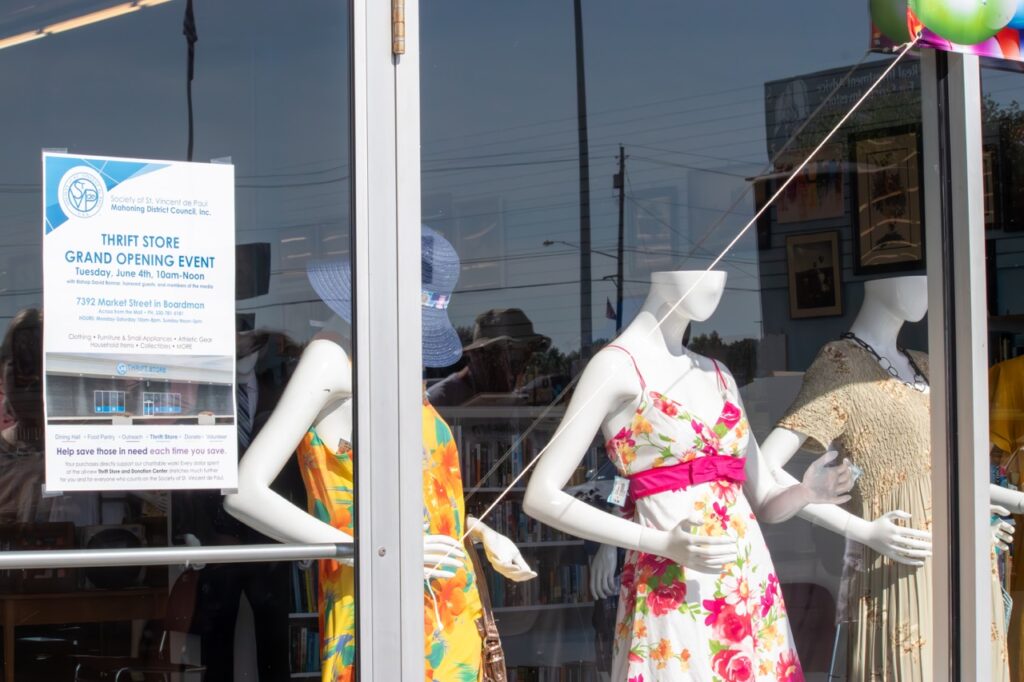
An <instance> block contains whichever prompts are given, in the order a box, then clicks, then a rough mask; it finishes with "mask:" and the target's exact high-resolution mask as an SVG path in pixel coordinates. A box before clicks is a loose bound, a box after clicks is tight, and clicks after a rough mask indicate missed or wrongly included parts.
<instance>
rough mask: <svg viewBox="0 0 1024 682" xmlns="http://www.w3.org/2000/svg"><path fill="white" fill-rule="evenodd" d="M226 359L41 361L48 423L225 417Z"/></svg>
mask: <svg viewBox="0 0 1024 682" xmlns="http://www.w3.org/2000/svg"><path fill="white" fill-rule="evenodd" d="M233 396H234V364H233V359H232V358H231V357H229V356H225V357H219V356H180V357H175V356H145V355H131V356H127V357H126V356H118V355H106V354H102V355H100V354H96V355H74V354H63V353H48V354H47V355H46V401H47V407H48V410H47V412H48V414H49V416H50V418H51V419H61V418H64V419H67V418H74V419H82V418H89V417H110V416H136V417H139V416H144V417H188V416H196V415H199V414H200V413H204V414H211V415H214V416H231V415H232V414H233V411H232V400H233Z"/></svg>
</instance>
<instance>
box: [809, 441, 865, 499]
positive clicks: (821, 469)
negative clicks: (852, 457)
mask: <svg viewBox="0 0 1024 682" xmlns="http://www.w3.org/2000/svg"><path fill="white" fill-rule="evenodd" d="M838 460H839V453H838V452H836V451H835V450H829V451H828V452H826V453H825V454H824V455H822V456H821V457H819V458H818V459H816V460H814V462H813V463H812V464H811V466H809V467H807V471H805V472H804V480H803V482H802V483H800V486H801V487H802V488H803V490H804V494H805V495H806V496H807V502H808V504H843V503H844V502H849V501H850V495H849V494H848V493H849V492H850V491H851V490H852V489H853V483H854V481H853V472H852V471H850V462H849V461H848V460H846V459H844V460H842V461H841V462H839V461H838Z"/></svg>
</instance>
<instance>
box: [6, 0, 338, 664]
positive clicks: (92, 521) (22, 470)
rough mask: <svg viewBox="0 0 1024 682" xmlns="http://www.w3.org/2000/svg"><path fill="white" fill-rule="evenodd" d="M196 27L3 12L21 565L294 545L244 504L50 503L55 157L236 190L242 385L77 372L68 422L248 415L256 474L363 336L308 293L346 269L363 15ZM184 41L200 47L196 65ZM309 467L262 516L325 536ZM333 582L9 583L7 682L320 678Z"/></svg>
mask: <svg viewBox="0 0 1024 682" xmlns="http://www.w3.org/2000/svg"><path fill="white" fill-rule="evenodd" d="M187 6H189V7H191V6H192V5H191V3H190V4H189V5H186V3H184V2H179V1H177V0H153V1H147V2H138V3H117V2H115V1H114V0H110V1H109V2H100V1H88V2H86V1H79V0H68V1H62V2H50V3H43V4H36V5H27V4H24V3H22V5H19V6H11V7H6V8H4V9H3V10H0V82H2V86H3V89H4V90H5V91H7V92H12V93H13V92H17V93H18V97H17V98H16V99H15V100H11V101H10V102H8V106H5V107H4V109H3V112H2V113H0V121H2V123H3V126H2V127H3V129H4V130H5V132H6V134H5V143H4V145H3V150H2V151H0V235H2V237H3V239H4V247H3V249H2V250H0V318H2V319H3V321H4V324H5V326H6V330H5V333H4V335H3V342H2V345H0V366H2V369H3V375H2V392H3V410H2V417H0V428H2V430H0V521H2V522H3V523H2V524H0V547H2V548H4V549H9V550H13V549H55V548H61V549H63V548H134V547H158V546H167V545H202V546H209V545H241V544H245V543H268V542H272V541H276V540H279V539H293V538H281V537H278V535H276V534H274V535H273V539H271V537H270V536H268V534H267V533H265V532H260V531H259V530H255V529H253V528H252V527H251V526H252V525H253V524H252V523H250V520H249V519H246V521H245V522H243V521H241V520H239V518H238V516H240V515H237V514H234V513H229V511H228V510H226V509H225V507H224V504H223V500H224V497H223V493H225V492H233V491H220V490H208V491H191V490H176V491H174V492H171V491H168V490H155V491H131V490H125V491H113V492H83V493H67V494H61V495H55V494H53V493H52V491H51V492H46V491H45V490H44V488H43V485H42V484H43V481H44V456H43V445H42V444H43V433H44V425H43V419H42V400H43V396H42V383H41V379H42V375H41V372H42V350H43V349H42V333H41V330H42V325H43V324H53V325H60V324H61V323H62V320H61V319H59V317H56V316H54V317H51V316H48V315H47V311H45V310H43V309H42V291H41V286H42V276H41V275H42V271H41V263H42V259H41V242H40V236H41V230H40V227H41V222H42V216H41V215H40V204H41V196H40V177H41V171H40V160H39V159H40V151H41V150H44V149H46V150H62V151H68V152H69V153H72V154H83V155H89V154H92V155H103V156H119V157H130V158H143V159H167V160H175V161H180V160H185V159H186V158H188V157H191V159H192V160H194V161H195V162H199V163H211V162H214V163H230V164H232V165H233V166H234V176H235V185H234V187H233V199H234V204H235V216H236V220H235V225H234V229H235V235H234V240H235V242H236V246H235V249H236V251H235V260H236V264H237V272H236V273H235V292H236V300H235V301H234V309H235V315H234V319H233V321H232V327H233V329H234V333H235V356H236V361H237V381H236V380H235V379H234V378H229V379H228V380H227V382H226V383H225V382H220V383H219V384H218V382H215V381H214V380H213V379H212V378H210V381H208V382H207V381H188V382H186V381H163V380H160V379H159V378H155V377H142V376H136V377H134V378H133V377H132V376H130V373H129V376H126V377H122V378H120V379H119V378H117V377H110V376H100V375H94V374H90V373H89V372H70V371H69V372H65V373H64V376H62V377H61V378H60V380H59V381H56V382H55V383H53V384H51V385H50V393H51V395H50V396H48V398H47V399H48V409H49V411H50V413H51V415H53V414H57V415H59V416H60V417H61V418H62V419H66V420H79V421H87V422H88V423H93V424H110V423H119V424H132V425H138V426H139V427H140V428H144V427H146V426H152V425H163V426H168V427H170V428H173V426H174V425H175V424H185V423H188V424H197V423H198V424H207V423H209V424H212V423H225V422H224V420H225V419H227V420H228V422H227V423H231V422H230V419H231V418H230V417H229V416H225V415H232V414H234V413H233V410H234V409H235V406H236V405H237V409H238V412H237V417H238V422H237V424H238V429H237V441H238V446H239V451H240V453H245V452H246V451H247V450H248V449H249V448H250V447H251V446H253V445H254V443H256V442H257V439H258V438H259V436H260V435H261V434H262V433H263V431H264V427H265V426H266V424H267V422H268V420H269V419H270V417H271V415H272V414H274V413H275V411H276V410H277V408H278V404H279V402H280V400H281V396H282V395H283V393H284V390H285V388H286V386H288V385H289V382H290V380H291V377H292V376H293V375H294V373H295V372H296V369H297V367H298V364H299V359H300V358H301V357H302V355H303V353H304V351H305V350H306V348H307V347H308V345H309V344H310V342H311V340H312V339H313V338H314V336H316V335H317V334H320V335H321V336H323V335H327V334H334V335H335V336H336V337H338V338H341V335H344V337H345V338H349V337H350V336H351V331H350V327H349V325H348V324H342V323H340V322H337V321H335V320H334V319H333V318H332V312H331V310H330V308H329V307H328V305H327V304H326V303H325V302H324V300H323V299H322V298H321V297H320V296H319V295H318V294H317V292H316V291H315V290H314V288H313V287H312V286H311V284H310V281H309V278H308V276H307V268H308V266H310V264H311V263H312V262H313V261H315V260H317V259H322V258H338V259H342V258H348V257H349V256H350V235H351V232H350V217H349V216H350V208H351V206H350V191H349V184H350V176H349V161H348V158H349V146H350V141H349V125H350V121H349V104H350V102H349V54H348V49H349V45H348V42H349V41H348V35H349V27H348V11H349V10H348V6H347V3H339V2H332V1H328V0H316V1H313V2H305V3H302V4H301V5H296V6H289V7H288V8H287V9H284V8H282V7H281V6H278V5H277V4H274V3H270V2H257V3H240V2H228V3H214V4H204V3H195V5H194V16H193V17H192V18H191V20H190V19H189V17H187V15H186V7H187ZM185 24H189V26H188V29H189V31H187V32H186V33H190V32H192V31H194V35H193V37H195V38H197V40H196V41H193V54H194V61H193V62H192V63H191V64H190V63H189V47H188V40H187V35H186V34H183V28H184V25H185ZM190 77H191V92H187V90H186V85H187V84H188V82H189V78H190ZM350 284H351V282H350V281H345V282H344V285H345V286H346V287H348V288H350ZM346 345H347V341H346ZM348 347H349V348H350V346H348ZM347 369H348V366H347V358H346V362H345V364H344V365H342V370H341V371H342V372H343V373H344V371H347ZM208 378H209V377H208ZM349 393H351V386H350V384H349ZM307 426H308V425H302V427H301V428H302V429H303V430H305V429H306V427H307ZM348 436H349V439H351V434H350V433H349V434H348ZM263 440H264V441H266V440H267V438H266V437H264V439H263ZM297 440H298V439H296V441H297ZM335 442H337V441H335ZM293 450H294V446H293V445H289V446H287V447H286V448H285V451H284V452H283V453H278V454H279V455H280V456H279V457H278V460H279V468H280V473H279V474H278V473H277V471H276V470H275V471H274V472H272V474H273V475H271V476H270V477H269V478H270V482H269V488H268V490H267V495H271V494H272V495H273V496H274V499H275V500H277V501H278V502H280V503H282V504H288V505H289V507H291V508H293V509H294V510H295V513H297V514H301V515H302V516H303V517H308V518H312V519H313V520H314V521H315V520H316V517H309V515H308V514H307V511H306V510H307V504H308V506H309V508H310V509H311V510H315V499H312V498H315V497H316V488H315V485H313V484H315V483H317V482H318V481H320V478H316V477H315V476H314V478H313V479H311V481H310V483H311V486H310V487H309V488H307V486H306V485H304V481H303V475H302V474H303V472H302V471H300V462H299V457H298V456H296V455H295V454H294V452H293ZM307 473H308V472H307ZM251 492H252V491H244V490H243V491H239V494H243V496H245V494H246V493H251ZM250 496H251V495H250ZM243 518H244V517H243ZM327 527H328V529H329V530H333V529H332V528H331V527H330V526H329V525H328V526H327ZM260 528H261V530H264V531H266V530H267V528H264V527H262V526H260ZM289 529H290V527H289ZM286 535H287V533H286ZM352 579H353V576H352V573H351V572H350V573H349V581H350V585H349V592H350V593H351V592H352V587H351V581H352ZM320 582H321V578H320V575H319V574H318V567H317V565H316V564H314V565H313V566H305V565H299V564H293V563H291V562H264V563H254V564H210V565H207V566H205V567H204V566H196V565H193V566H189V567H183V566H171V567H157V568H146V569H144V570H143V569H139V568H137V567H130V566H117V567H110V568H97V569H87V570H46V571H43V570H33V571H6V572H3V573H2V574H0V601H3V603H4V605H5V609H6V611H5V612H6V613H7V614H8V619H7V620H5V621H4V623H3V626H4V627H5V629H10V630H11V632H5V642H4V649H3V662H4V667H5V669H4V673H5V674H4V679H7V680H13V679H17V680H44V679H46V680H72V679H79V680H100V679H114V677H115V676H117V677H118V679H128V678H129V676H130V677H131V679H143V678H145V679H150V678H153V677H155V676H167V675H171V676H173V677H175V679H189V680H192V679H204V680H232V679H236V678H238V679H241V678H243V677H244V678H246V679H261V680H287V679H292V678H294V677H297V676H303V675H304V676H305V677H310V678H312V677H319V675H320V673H319V670H320V668H321V665H320V662H321V651H320V650H321V634H326V629H325V628H323V627H322V626H321V625H320V623H319V615H320V612H321V611H322V610H323V607H324V603H325V599H324V590H323V589H322V586H321V585H320ZM350 601H351V594H350ZM58 604H59V605H60V607H59V608H57V606H56V605H58ZM12 619H13V620H12ZM347 653H348V654H351V653H352V652H351V651H348V652H347ZM349 658H351V655H350V656H349ZM349 671H350V672H351V665H350V664H349Z"/></svg>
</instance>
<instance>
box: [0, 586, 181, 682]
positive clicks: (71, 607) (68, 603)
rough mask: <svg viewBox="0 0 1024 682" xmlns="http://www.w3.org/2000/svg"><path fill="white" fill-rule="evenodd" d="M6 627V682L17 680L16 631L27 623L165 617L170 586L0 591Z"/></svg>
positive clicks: (96, 621) (95, 621) (52, 623)
mask: <svg viewBox="0 0 1024 682" xmlns="http://www.w3.org/2000/svg"><path fill="white" fill-rule="evenodd" d="M0 609H2V613H3V630H4V678H3V680H4V682H14V641H15V638H14V631H15V629H16V628H18V627H21V626H23V625H59V624H63V623H110V622H117V621H128V620H155V619H162V618H163V617H164V613H165V612H166V610H167V587H142V588H134V589H126V590H78V591H75V592H54V593H49V594H0Z"/></svg>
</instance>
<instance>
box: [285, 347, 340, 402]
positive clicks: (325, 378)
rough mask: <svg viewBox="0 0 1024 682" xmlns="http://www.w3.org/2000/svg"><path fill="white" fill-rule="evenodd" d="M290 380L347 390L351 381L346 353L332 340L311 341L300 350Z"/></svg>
mask: <svg viewBox="0 0 1024 682" xmlns="http://www.w3.org/2000/svg"><path fill="white" fill-rule="evenodd" d="M292 381H298V382H300V383H305V382H312V383H314V384H317V385H322V386H323V388H326V389H330V390H348V388H349V387H351V383H352V367H351V364H350V363H349V359H348V354H347V353H345V351H344V349H342V347H341V346H339V345H338V344H336V343H334V342H333V341H327V340H326V339H317V340H315V341H312V342H311V343H310V344H309V345H308V346H306V349H305V350H303V351H302V356H301V357H300V358H299V362H298V365H297V366H296V367H295V371H294V372H293V373H292Z"/></svg>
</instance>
